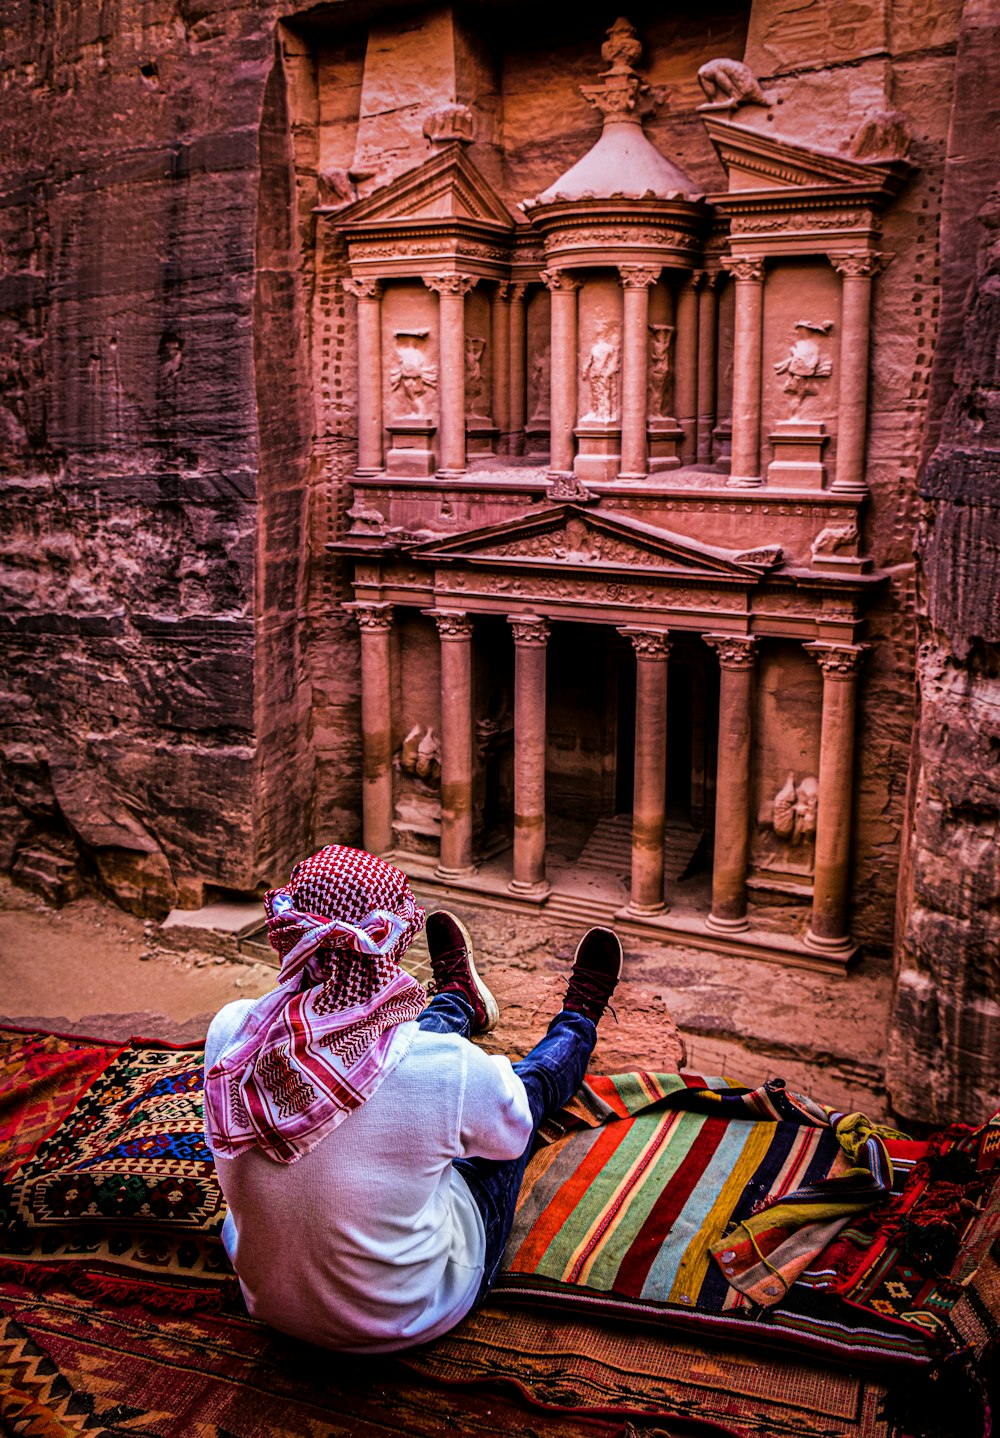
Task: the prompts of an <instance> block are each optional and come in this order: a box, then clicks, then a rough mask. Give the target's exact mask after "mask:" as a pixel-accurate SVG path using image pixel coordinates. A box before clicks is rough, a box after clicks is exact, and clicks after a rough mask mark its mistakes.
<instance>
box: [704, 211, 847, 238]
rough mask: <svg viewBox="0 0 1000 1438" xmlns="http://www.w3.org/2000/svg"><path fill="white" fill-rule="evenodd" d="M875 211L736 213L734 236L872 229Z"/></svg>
mask: <svg viewBox="0 0 1000 1438" xmlns="http://www.w3.org/2000/svg"><path fill="white" fill-rule="evenodd" d="M874 225H875V214H874V211H872V210H864V209H855V210H809V209H802V210H793V211H792V212H791V213H789V214H785V215H734V216H733V219H732V222H731V225H730V229H731V231H732V233H733V234H734V235H772V234H775V235H780V234H808V233H812V232H813V231H815V230H847V229H871V228H874Z"/></svg>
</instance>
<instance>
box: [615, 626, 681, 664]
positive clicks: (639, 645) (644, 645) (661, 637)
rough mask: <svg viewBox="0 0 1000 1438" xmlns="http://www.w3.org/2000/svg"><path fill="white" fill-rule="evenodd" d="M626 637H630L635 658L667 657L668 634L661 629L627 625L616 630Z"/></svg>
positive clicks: (668, 655)
mask: <svg viewBox="0 0 1000 1438" xmlns="http://www.w3.org/2000/svg"><path fill="white" fill-rule="evenodd" d="M618 633H619V634H623V635H624V636H625V638H626V639H631V641H632V647H633V648H634V650H635V654H636V658H637V659H669V657H670V635H669V634H667V633H665V632H664V631H663V630H662V629H632V628H630V627H628V626H626V627H624V628H621V629H619V630H618Z"/></svg>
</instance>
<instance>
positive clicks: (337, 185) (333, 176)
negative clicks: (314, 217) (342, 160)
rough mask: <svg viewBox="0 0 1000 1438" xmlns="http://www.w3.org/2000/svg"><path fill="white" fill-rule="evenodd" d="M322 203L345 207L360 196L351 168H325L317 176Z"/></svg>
mask: <svg viewBox="0 0 1000 1438" xmlns="http://www.w3.org/2000/svg"><path fill="white" fill-rule="evenodd" d="M316 188H317V192H318V196H319V202H320V204H321V205H324V206H327V207H328V208H331V209H332V208H337V209H343V208H344V206H346V205H350V204H353V202H354V201H355V200H356V199H357V198H358V190H357V186H356V185H355V183H354V179H353V177H352V175H351V173H350V171H349V170H323V171H322V172H321V173H320V174H319V175H317V176H316Z"/></svg>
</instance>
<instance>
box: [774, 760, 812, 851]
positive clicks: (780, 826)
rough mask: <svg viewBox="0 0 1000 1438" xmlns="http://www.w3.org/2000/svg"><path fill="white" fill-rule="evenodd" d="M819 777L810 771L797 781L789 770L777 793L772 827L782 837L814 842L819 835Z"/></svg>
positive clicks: (792, 841) (798, 842) (790, 841)
mask: <svg viewBox="0 0 1000 1438" xmlns="http://www.w3.org/2000/svg"><path fill="white" fill-rule="evenodd" d="M818 807H819V780H818V779H816V778H814V777H813V775H811V774H810V775H807V777H806V778H805V779H803V780H802V781H801V782H800V783H799V784H798V785H797V784H796V783H795V775H794V774H792V773H789V775H788V778H787V779H786V780H785V782H784V784H783V785H782V787H781V788H780V789H779V790H778V793H777V794H776V795H775V796H774V804H773V807H772V816H771V828H772V829H773V830H774V833H775V835H776V836H777V838H779V839H784V840H785V841H786V842H788V843H792V844H805V843H811V842H812V840H813V839H815V837H816V810H817V808H818Z"/></svg>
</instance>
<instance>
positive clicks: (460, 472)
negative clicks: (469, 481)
mask: <svg viewBox="0 0 1000 1438" xmlns="http://www.w3.org/2000/svg"><path fill="white" fill-rule="evenodd" d="M468 472H469V471H468V470H467V469H439V470H438V472H437V478H438V479H464V478H465V476H466V475H467V474H468Z"/></svg>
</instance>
